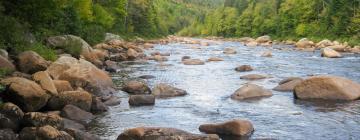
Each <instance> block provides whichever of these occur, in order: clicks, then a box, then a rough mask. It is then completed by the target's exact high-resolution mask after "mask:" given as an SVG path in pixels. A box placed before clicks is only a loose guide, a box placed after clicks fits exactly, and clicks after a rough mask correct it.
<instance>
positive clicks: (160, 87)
mask: <svg viewBox="0 0 360 140" xmlns="http://www.w3.org/2000/svg"><path fill="white" fill-rule="evenodd" d="M152 94H153V95H155V96H156V97H159V98H166V97H175V96H185V95H187V92H186V91H185V90H182V89H179V88H176V87H173V86H170V85H167V84H163V83H161V84H157V85H155V87H154V89H153V90H152Z"/></svg>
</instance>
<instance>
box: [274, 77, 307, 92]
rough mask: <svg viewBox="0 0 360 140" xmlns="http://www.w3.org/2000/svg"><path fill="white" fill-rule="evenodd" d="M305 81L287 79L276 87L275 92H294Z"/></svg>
mask: <svg viewBox="0 0 360 140" xmlns="http://www.w3.org/2000/svg"><path fill="white" fill-rule="evenodd" d="M302 81H303V79H301V78H295V77H294V78H287V79H284V80H282V81H280V83H279V85H278V86H276V87H275V88H274V89H273V90H275V91H284V92H287V91H293V90H294V88H295V86H296V85H298V84H299V83H301V82H302Z"/></svg>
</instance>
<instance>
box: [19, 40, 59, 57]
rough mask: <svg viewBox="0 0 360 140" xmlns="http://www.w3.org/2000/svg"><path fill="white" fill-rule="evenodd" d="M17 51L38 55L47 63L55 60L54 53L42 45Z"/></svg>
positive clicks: (34, 45) (37, 44) (36, 44)
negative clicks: (31, 52) (32, 52)
mask: <svg viewBox="0 0 360 140" xmlns="http://www.w3.org/2000/svg"><path fill="white" fill-rule="evenodd" d="M18 51H19V52H23V51H34V52H36V53H38V54H39V55H40V56H42V57H43V58H44V59H46V60H49V61H55V60H56V59H57V55H56V52H55V51H54V50H53V49H51V48H48V47H46V46H44V45H42V44H41V43H35V44H33V45H32V46H31V47H26V48H23V50H18Z"/></svg>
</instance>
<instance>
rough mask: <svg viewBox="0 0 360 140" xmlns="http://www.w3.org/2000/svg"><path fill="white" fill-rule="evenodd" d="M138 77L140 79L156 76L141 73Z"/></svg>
mask: <svg viewBox="0 0 360 140" xmlns="http://www.w3.org/2000/svg"><path fill="white" fill-rule="evenodd" d="M139 78H141V79H154V78H156V77H155V76H153V75H141V76H139Z"/></svg>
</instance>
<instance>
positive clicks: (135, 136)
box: [117, 127, 219, 140]
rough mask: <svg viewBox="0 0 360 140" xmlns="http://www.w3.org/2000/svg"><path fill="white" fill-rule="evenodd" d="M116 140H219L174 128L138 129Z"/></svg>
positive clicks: (214, 137) (125, 133) (127, 131)
mask: <svg viewBox="0 0 360 140" xmlns="http://www.w3.org/2000/svg"><path fill="white" fill-rule="evenodd" d="M117 140H219V137H218V136H217V135H200V134H192V133H189V132H186V131H183V130H179V129H175V128H163V127H138V128H132V129H128V130H126V131H125V132H123V133H121V134H120V135H119V136H118V138H117Z"/></svg>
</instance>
